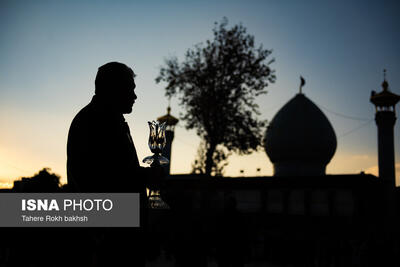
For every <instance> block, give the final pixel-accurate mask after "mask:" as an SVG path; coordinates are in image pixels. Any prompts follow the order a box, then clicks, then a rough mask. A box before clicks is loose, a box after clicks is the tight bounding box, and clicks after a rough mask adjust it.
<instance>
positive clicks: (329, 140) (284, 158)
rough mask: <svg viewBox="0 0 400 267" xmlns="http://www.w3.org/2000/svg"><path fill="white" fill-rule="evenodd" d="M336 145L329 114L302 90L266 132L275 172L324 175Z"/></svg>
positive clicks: (269, 155)
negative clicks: (326, 114) (327, 115)
mask: <svg viewBox="0 0 400 267" xmlns="http://www.w3.org/2000/svg"><path fill="white" fill-rule="evenodd" d="M336 146H337V141H336V134H335V131H334V130H333V127H332V125H331V123H330V122H329V120H328V118H327V117H326V116H325V114H324V113H323V112H322V111H321V110H320V109H319V108H318V107H317V105H315V104H314V103H313V102H312V101H311V100H310V99H308V98H307V97H306V96H305V95H304V94H302V93H299V94H297V95H296V96H295V97H293V98H292V99H291V100H290V101H289V102H288V103H286V104H285V105H284V106H283V107H282V108H281V109H280V110H279V111H278V113H277V114H276V115H275V117H274V118H273V119H272V121H271V123H270V125H269V127H268V129H267V132H266V135H265V151H266V153H267V155H268V157H269V158H270V160H271V162H272V163H273V166H274V175H275V176H318V175H325V169H326V165H327V164H328V163H329V162H330V161H331V159H332V157H333V155H334V154H335V151H336Z"/></svg>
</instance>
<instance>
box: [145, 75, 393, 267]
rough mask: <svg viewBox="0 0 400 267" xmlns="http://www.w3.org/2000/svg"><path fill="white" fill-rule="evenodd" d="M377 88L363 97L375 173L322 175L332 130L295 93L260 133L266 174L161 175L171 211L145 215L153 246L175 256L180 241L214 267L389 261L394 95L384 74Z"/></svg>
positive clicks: (329, 156)
mask: <svg viewBox="0 0 400 267" xmlns="http://www.w3.org/2000/svg"><path fill="white" fill-rule="evenodd" d="M382 86H383V90H382V92H380V93H372V95H371V102H372V103H373V104H374V105H375V106H376V122H377V126H378V151H379V152H378V156H379V177H376V176H374V175H370V174H365V173H363V172H361V173H359V174H342V175H329V174H326V173H325V170H326V166H327V164H328V163H329V162H330V160H331V159H332V157H333V156H334V153H335V150H336V146H337V140H336V135H335V132H334V129H333V127H332V125H331V124H330V122H329V120H328V119H327V117H326V116H325V115H324V113H323V112H322V111H321V110H320V109H319V108H318V107H317V105H315V104H314V103H313V102H312V100H310V99H309V98H308V97H307V96H306V95H305V94H303V93H302V92H301V90H300V93H298V94H296V95H295V96H294V97H293V98H292V99H291V100H290V101H289V102H288V103H287V104H285V105H284V106H283V107H282V108H281V109H280V110H279V111H278V112H277V114H276V115H275V117H274V118H273V119H272V121H271V123H270V126H269V128H268V129H267V132H266V135H265V136H266V138H265V150H266V152H267V155H268V156H269V158H270V160H271V162H272V163H273V166H274V175H273V176H265V177H260V176H258V177H246V178H245V177H242V178H240V177H239V178H229V177H223V178H221V177H205V176H202V175H193V174H188V175H170V176H169V177H168V178H167V179H166V182H165V184H164V186H163V189H162V190H161V195H162V198H163V199H164V200H165V201H166V202H167V203H168V205H169V206H170V208H169V209H164V210H162V209H160V210H156V209H154V210H152V211H151V212H150V216H153V217H151V220H150V224H151V225H153V227H150V229H152V230H153V231H155V232H156V233H157V235H159V236H163V237H164V239H163V240H162V241H160V246H162V247H163V248H162V249H164V250H165V251H167V252H168V253H171V254H172V255H175V256H176V257H177V258H179V257H184V256H182V254H181V253H179V252H182V251H180V249H182V246H184V248H185V249H186V250H190V251H191V253H189V252H186V255H191V256H190V257H197V258H199V259H202V258H203V257H213V258H214V259H215V260H216V262H217V263H218V264H219V266H244V263H246V262H247V263H250V262H262V263H263V264H274V266H287V265H290V266H398V265H399V264H400V261H399V259H398V255H399V254H398V253H399V252H400V242H399V234H400V233H399V231H398V230H397V228H396V227H395V226H396V225H397V223H398V221H399V210H398V207H399V206H398V204H397V203H399V195H400V194H399V190H398V189H397V188H396V187H395V172H394V139H393V126H394V123H395V119H396V117H395V105H396V103H397V102H398V101H399V98H400V97H399V96H398V95H395V94H394V93H391V92H390V91H389V90H388V83H387V81H386V80H384V82H383V84H382ZM171 140H172V139H171ZM171 145H172V143H171V144H170V145H169V148H171ZM233 203H234V204H233ZM227 216H228V217H229V218H231V220H230V222H231V223H229V220H228V221H227V220H226V217H227ZM154 225H157V227H156V228H154ZM167 232H169V233H170V235H165V233H167ZM182 232H185V234H183V233H182ZM181 236H186V237H188V236H189V237H190V238H186V239H185V238H181ZM235 247H240V250H235V249H234V248H235ZM222 248H230V249H231V253H229V252H227V251H226V249H225V250H224V249H222ZM162 249H161V250H162ZM192 250H197V253H195V252H193V251H192ZM233 251H234V253H232V252H233ZM396 255H397V256H396ZM232 259H234V262H236V265H233V263H232ZM182 262H185V261H184V259H183V260H182ZM199 262H203V261H201V260H200V261H199ZM201 266H206V265H205V264H203V265H201ZM266 266H268V265H266Z"/></svg>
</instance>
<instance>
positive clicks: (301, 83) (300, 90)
mask: <svg viewBox="0 0 400 267" xmlns="http://www.w3.org/2000/svg"><path fill="white" fill-rule="evenodd" d="M305 84H306V80H304V78H303V76H301V75H300V88H299V93H300V94H303V92H302V89H303V86H304V85H305Z"/></svg>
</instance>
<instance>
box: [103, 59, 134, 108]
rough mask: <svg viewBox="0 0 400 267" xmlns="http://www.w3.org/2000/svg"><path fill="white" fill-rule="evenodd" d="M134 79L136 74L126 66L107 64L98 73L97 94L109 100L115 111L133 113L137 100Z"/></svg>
mask: <svg viewBox="0 0 400 267" xmlns="http://www.w3.org/2000/svg"><path fill="white" fill-rule="evenodd" d="M134 77H135V73H134V72H133V71H132V69H131V68H129V67H128V66H126V65H125V64H122V63H119V62H110V63H107V64H105V65H103V66H101V67H100V68H99V69H98V71H97V75H96V81H95V84H96V90H95V94H96V95H97V96H99V97H101V98H102V99H104V100H107V102H109V103H110V106H111V107H112V108H113V109H115V111H117V112H120V113H131V112H132V106H133V103H135V100H136V98H137V96H136V94H135V88H136V84H135V80H134Z"/></svg>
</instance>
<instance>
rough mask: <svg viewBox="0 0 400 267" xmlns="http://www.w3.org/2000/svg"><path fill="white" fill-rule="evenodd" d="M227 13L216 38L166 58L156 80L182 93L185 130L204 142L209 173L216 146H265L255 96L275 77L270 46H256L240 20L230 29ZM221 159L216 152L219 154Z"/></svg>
mask: <svg viewBox="0 0 400 267" xmlns="http://www.w3.org/2000/svg"><path fill="white" fill-rule="evenodd" d="M227 25H228V20H227V19H226V18H224V19H223V20H222V21H221V22H220V23H215V27H214V29H213V33H214V39H213V40H211V41H210V40H207V42H206V44H205V45H203V44H198V45H196V46H195V47H194V48H193V49H189V50H188V51H187V52H186V55H185V59H184V61H183V62H182V63H179V62H178V59H177V58H176V57H172V58H170V59H167V60H166V61H165V66H163V67H161V69H160V73H159V76H158V77H157V78H156V82H157V83H159V82H161V81H163V82H166V83H167V86H166V95H167V96H169V97H171V96H175V95H177V96H179V102H180V104H181V105H182V106H183V107H184V108H185V110H186V112H185V113H184V114H182V115H181V119H182V120H183V121H185V124H186V125H185V126H186V128H187V129H195V130H196V132H197V134H198V135H199V136H200V137H201V138H202V139H203V140H204V141H205V149H206V153H205V154H206V155H205V159H203V160H204V161H205V163H204V164H205V174H207V175H210V174H211V169H212V166H213V162H212V161H213V158H215V157H214V153H218V152H215V151H217V150H216V148H217V146H218V145H223V146H224V147H225V148H226V149H227V150H228V151H234V152H237V153H240V154H249V153H251V152H252V151H254V150H257V149H258V148H260V146H261V140H262V132H263V131H262V130H263V128H264V127H265V123H266V122H265V121H263V120H259V119H257V118H256V116H255V115H259V114H260V113H259V107H258V105H257V104H256V103H255V98H256V97H257V96H259V95H261V94H265V93H266V90H265V88H266V87H267V86H268V84H269V83H273V82H275V79H276V77H275V71H274V70H272V69H271V68H270V67H269V65H270V64H271V63H273V62H274V59H272V60H269V61H268V62H265V60H266V59H267V58H268V57H269V56H270V54H271V53H272V50H267V49H264V48H263V46H262V45H260V46H259V47H258V48H256V47H255V44H254V37H253V36H252V35H249V34H247V33H246V28H245V27H243V26H242V25H241V24H239V25H235V26H233V27H232V28H230V29H228V28H227ZM216 158H218V157H216Z"/></svg>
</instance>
